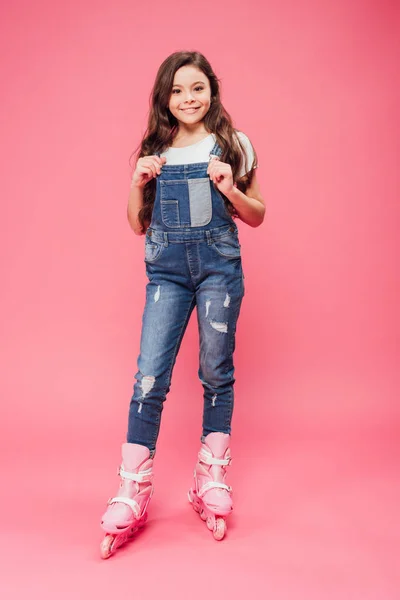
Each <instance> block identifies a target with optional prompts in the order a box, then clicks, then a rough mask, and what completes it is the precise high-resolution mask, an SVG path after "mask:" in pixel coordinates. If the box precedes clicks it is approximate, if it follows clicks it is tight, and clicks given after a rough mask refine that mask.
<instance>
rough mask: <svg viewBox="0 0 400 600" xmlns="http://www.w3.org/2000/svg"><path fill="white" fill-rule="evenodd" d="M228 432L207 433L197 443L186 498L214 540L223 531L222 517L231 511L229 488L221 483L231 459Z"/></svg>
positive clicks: (220, 536) (221, 534)
mask: <svg viewBox="0 0 400 600" xmlns="http://www.w3.org/2000/svg"><path fill="white" fill-rule="evenodd" d="M229 440H230V436H229V434H228V433H219V432H216V433H209V434H208V435H207V436H206V438H205V442H204V443H203V444H202V446H201V450H200V452H199V455H198V462H197V464H196V467H195V470H194V487H193V488H191V489H190V490H189V492H188V497H189V502H191V503H192V506H193V508H194V510H195V511H196V512H198V513H199V514H200V518H201V519H202V520H203V521H206V524H207V527H208V529H210V530H211V531H212V532H213V535H214V538H215V539H216V540H222V539H223V537H224V535H225V533H226V521H225V517H226V516H227V515H229V514H230V513H231V512H232V508H233V507H232V498H231V492H232V488H231V487H229V486H228V485H226V484H225V476H226V467H227V466H228V465H229V464H230V463H231V457H230V451H229Z"/></svg>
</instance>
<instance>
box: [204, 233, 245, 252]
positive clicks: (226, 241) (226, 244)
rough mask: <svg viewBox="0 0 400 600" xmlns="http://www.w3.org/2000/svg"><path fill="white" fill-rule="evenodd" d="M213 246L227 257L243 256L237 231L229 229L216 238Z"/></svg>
mask: <svg viewBox="0 0 400 600" xmlns="http://www.w3.org/2000/svg"><path fill="white" fill-rule="evenodd" d="M211 247H212V248H214V250H216V251H217V252H218V254H220V255H221V256H224V257H225V258H239V257H240V256H241V250H240V249H241V245H240V243H239V237H238V234H237V232H235V231H234V232H230V231H228V232H227V233H226V234H225V235H223V236H221V237H219V238H216V239H214V240H213V242H212V244H211Z"/></svg>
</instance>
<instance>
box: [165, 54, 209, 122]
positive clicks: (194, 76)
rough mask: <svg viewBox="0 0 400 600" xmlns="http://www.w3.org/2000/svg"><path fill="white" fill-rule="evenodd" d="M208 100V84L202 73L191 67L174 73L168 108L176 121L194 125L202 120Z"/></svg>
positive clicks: (206, 109)
mask: <svg viewBox="0 0 400 600" xmlns="http://www.w3.org/2000/svg"><path fill="white" fill-rule="evenodd" d="M210 99H211V88H210V83H209V81H208V79H207V77H206V76H205V75H204V73H203V71H200V69H198V68H197V67H194V66H193V65H185V66H184V67H181V68H180V69H178V70H177V71H176V73H175V76H174V83H173V86H172V91H171V95H170V99H169V105H168V107H169V110H170V111H171V113H172V114H173V115H174V117H176V119H178V121H181V122H182V123H184V124H185V125H194V124H195V123H198V122H199V121H201V120H202V119H204V117H205V115H206V113H207V111H208V109H209V108H210ZM187 109H189V110H187Z"/></svg>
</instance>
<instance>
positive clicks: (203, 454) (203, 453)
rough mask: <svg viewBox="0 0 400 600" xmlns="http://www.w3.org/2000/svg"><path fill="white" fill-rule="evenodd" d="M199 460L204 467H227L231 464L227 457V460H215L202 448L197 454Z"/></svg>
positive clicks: (230, 459) (229, 458)
mask: <svg viewBox="0 0 400 600" xmlns="http://www.w3.org/2000/svg"><path fill="white" fill-rule="evenodd" d="M199 460H200V461H201V462H203V463H206V465H221V466H227V465H230V464H231V462H232V458H231V457H230V456H228V458H215V456H213V455H212V454H211V453H210V452H207V451H206V450H204V448H202V449H201V450H200V452H199Z"/></svg>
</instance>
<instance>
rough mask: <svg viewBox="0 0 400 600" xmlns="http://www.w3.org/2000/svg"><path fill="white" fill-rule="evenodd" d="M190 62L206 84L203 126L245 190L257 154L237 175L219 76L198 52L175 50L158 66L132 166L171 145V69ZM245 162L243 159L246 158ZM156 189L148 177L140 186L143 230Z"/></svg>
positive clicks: (240, 153) (239, 152)
mask: <svg viewBox="0 0 400 600" xmlns="http://www.w3.org/2000/svg"><path fill="white" fill-rule="evenodd" d="M186 65H193V66H194V67H197V68H198V69H200V70H201V71H202V72H203V73H204V75H206V77H207V79H208V80H209V83H210V88H211V105H210V108H209V110H208V111H207V113H206V115H205V117H204V125H205V128H206V130H207V131H208V132H209V133H214V134H215V136H216V139H217V142H218V144H219V146H220V147H221V150H222V154H221V156H220V160H221V161H222V162H226V163H228V164H229V165H231V169H232V175H233V181H234V183H236V185H237V187H238V189H239V190H240V191H242V192H245V191H246V189H247V188H248V187H249V185H250V184H251V181H252V179H253V167H254V166H255V165H256V164H257V155H256V152H255V150H254V148H253V151H254V160H253V164H252V165H251V166H250V168H248V169H247V173H246V175H244V176H243V177H241V178H240V179H239V178H238V173H239V172H240V170H241V168H242V166H243V161H244V156H246V152H245V149H244V147H243V145H242V143H241V141H240V139H239V137H238V135H237V130H236V129H235V128H234V127H233V124H232V119H231V117H230V115H229V114H228V112H227V111H226V110H225V108H224V106H223V105H222V102H221V99H220V90H219V79H218V78H217V76H216V75H215V73H214V71H213V70H212V68H211V65H210V63H209V62H208V60H207V59H206V58H205V57H204V56H203V54H201V53H200V52H190V51H179V52H174V53H173V54H171V55H170V56H168V57H167V58H166V59H165V60H164V62H163V63H162V64H161V65H160V67H159V69H158V72H157V75H156V79H155V82H154V85H153V89H152V91H151V94H150V111H149V118H148V124H147V129H146V131H145V133H144V136H143V139H142V141H141V142H140V143H139V145H138V147H137V148H136V150H134V151H133V153H132V155H131V157H130V158H132V156H134V155H135V165H136V162H137V160H138V159H139V158H141V157H143V156H151V155H153V154H155V153H156V152H160V153H161V152H163V151H164V150H166V149H167V148H168V147H169V146H171V145H172V141H173V139H174V137H175V135H176V133H177V132H178V129H179V123H178V121H177V119H176V118H175V117H174V116H173V114H172V113H171V111H170V110H169V108H168V104H169V99H170V95H171V92H172V87H173V82H174V75H175V72H176V71H177V70H178V69H180V68H181V67H183V66H186ZM246 162H247V161H246ZM155 192H156V179H155V178H154V177H153V178H152V179H150V180H149V181H148V182H147V183H146V185H145V186H144V188H143V206H142V208H141V209H140V211H139V214H138V219H139V222H140V224H141V227H142V233H145V231H146V229H147V227H148V226H149V225H150V222H151V215H152V212H153V205H154V199H155ZM220 194H221V195H222V196H223V199H224V202H225V204H226V207H227V210H228V212H229V213H230V215H231V216H232V218H237V217H238V213H237V211H236V210H235V207H234V206H233V204H232V203H231V202H230V201H229V200H228V198H227V197H226V196H225V195H224V194H222V192H220Z"/></svg>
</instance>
